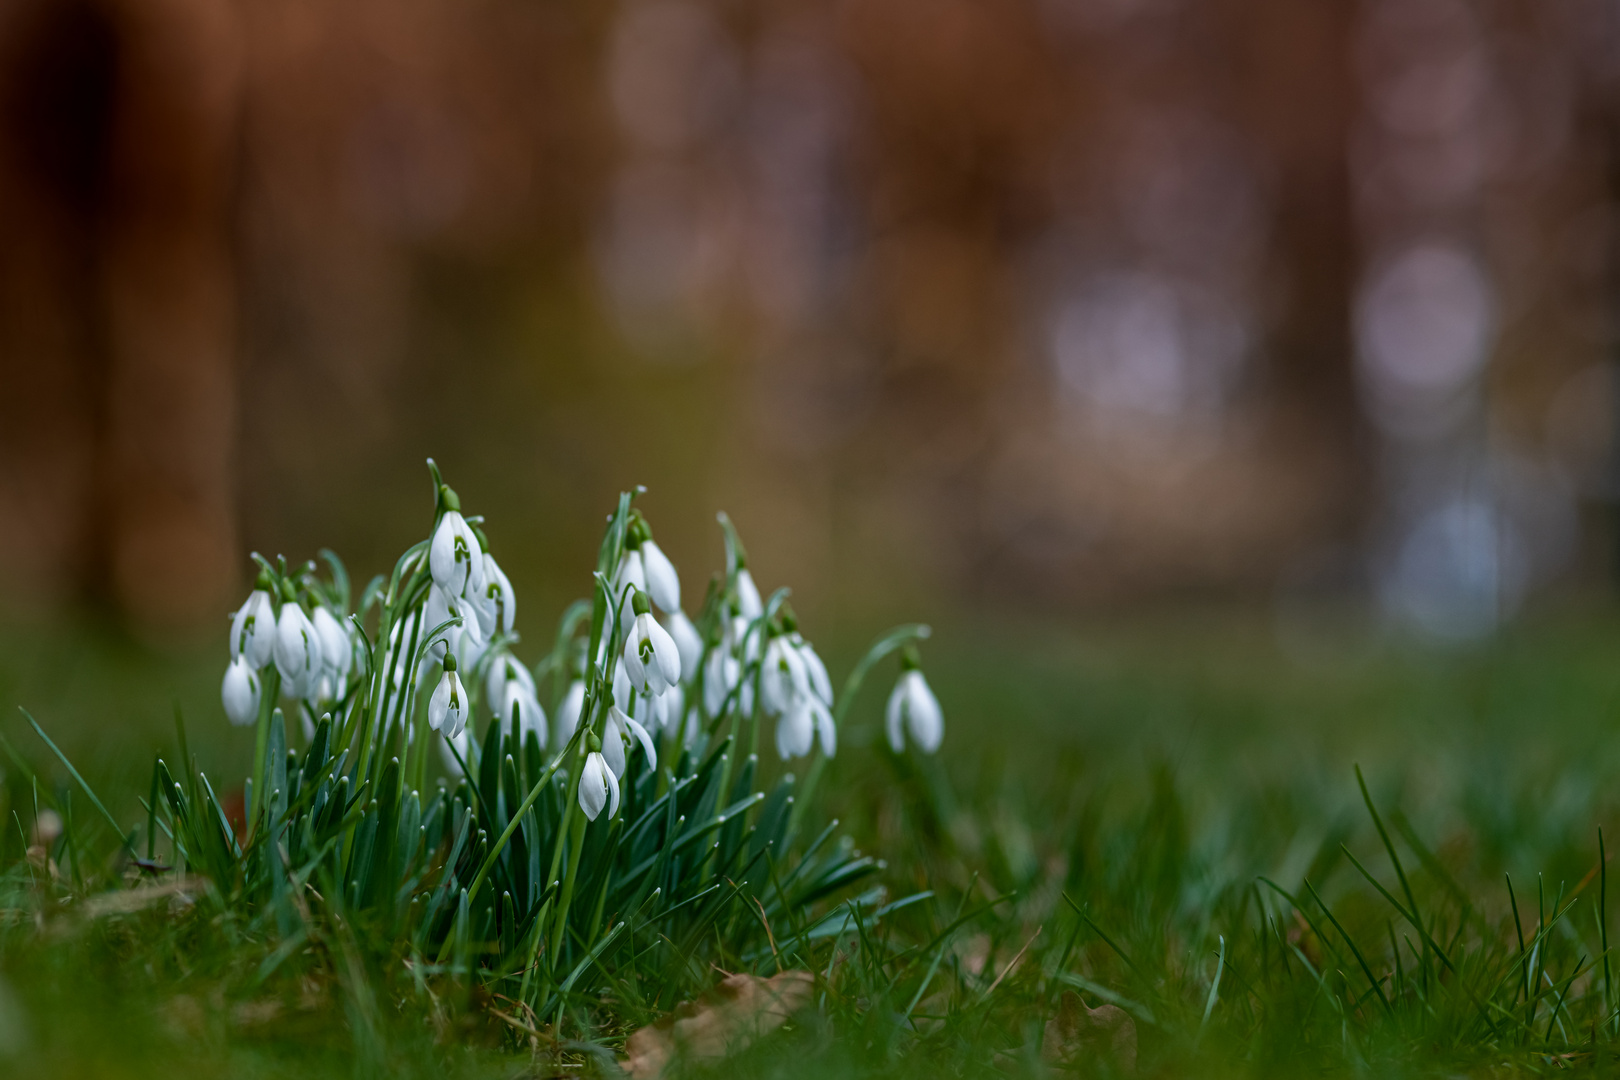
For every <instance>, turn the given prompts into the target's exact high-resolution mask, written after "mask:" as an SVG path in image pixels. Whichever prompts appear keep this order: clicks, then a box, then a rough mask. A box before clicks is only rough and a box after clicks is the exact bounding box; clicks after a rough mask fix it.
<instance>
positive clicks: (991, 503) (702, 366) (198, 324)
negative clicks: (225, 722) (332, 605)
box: [0, 0, 1620, 637]
mask: <svg viewBox="0 0 1620 1080" xmlns="http://www.w3.org/2000/svg"><path fill="white" fill-rule="evenodd" d="M1617 79H1620V5H1617V4H1615V3H1613V2H1610V0H1540V2H1531V0H1501V2H1490V3H1487V2H1472V3H1471V2H1464V0H1361V2H1358V3H1348V2H1327V3H1299V2H1297V0H1295V2H1290V0H1203V2H1199V3H1195V2H1193V0H994V2H992V0H928V2H926V3H923V2H920V0H861V2H858V3H836V2H825V3H813V2H794V0H782V2H769V0H766V2H759V3H753V4H742V3H728V2H704V0H624V2H620V3H616V4H605V3H582V2H575V0H471V2H468V0H350V2H347V3H342V4H329V3H322V2H318V0H8V2H7V3H5V4H4V5H0V372H3V383H0V507H3V509H0V605H3V608H4V610H7V611H9V612H11V613H12V614H14V615H18V616H21V617H23V618H33V617H35V616H36V615H38V614H39V613H41V612H51V611H60V610H74V609H78V608H79V607H81V606H82V605H84V604H86V603H88V604H91V605H99V606H103V607H106V608H109V609H112V610H116V611H118V612H121V613H122V614H123V615H125V616H127V617H129V619H130V620H131V622H132V624H133V625H135V626H136V627H139V628H141V629H142V630H143V631H144V632H146V633H149V634H157V635H159V636H161V635H165V634H173V633H177V632H180V633H183V632H185V631H187V630H189V629H193V628H199V627H200V628H203V629H204V630H206V631H207V632H210V633H211V632H213V630H214V629H215V628H216V627H217V625H218V620H219V617H220V615H221V613H222V612H224V611H225V610H226V609H227V608H228V607H229V606H231V605H233V604H234V603H235V602H237V601H238V600H239V593H240V591H241V589H242V588H243V585H244V582H245V580H246V577H247V571H248V563H247V561H246V559H245V557H244V556H245V552H246V551H247V550H248V549H250V548H256V549H258V550H262V551H264V552H266V553H267V554H268V553H274V552H285V553H286V554H287V555H288V556H289V557H294V558H304V557H307V556H309V555H311V554H312V553H313V552H314V550H315V549H316V548H317V547H319V546H321V545H331V546H332V547H334V548H337V549H338V550H339V551H340V552H342V553H344V554H345V555H347V556H348V557H349V558H350V562H351V565H352V567H353V569H354V570H355V572H356V574H357V575H359V574H369V573H372V572H376V571H379V570H383V569H385V568H386V565H387V564H388V563H389V562H390V561H391V559H392V558H393V556H394V555H395V554H397V553H398V551H399V550H401V549H403V547H404V546H406V545H407V544H408V543H410V542H412V541H413V540H414V539H416V538H418V537H419V536H420V535H421V534H422V533H423V532H424V531H425V529H426V526H427V515H428V513H429V512H430V509H431V507H430V503H429V501H428V487H427V481H426V477H425V472H424V470H423V469H422V466H421V459H422V458H423V457H424V456H426V455H428V454H433V455H434V456H436V457H437V458H438V459H439V461H440V462H441V464H443V465H444V467H445V468H446V471H447V474H448V476H449V479H450V480H451V482H452V483H454V484H455V485H456V486H457V487H458V489H460V490H461V492H462V495H463V499H464V501H465V502H466V504H467V505H468V507H469V508H470V509H472V510H474V511H477V512H483V513H486V514H488V515H489V516H490V518H491V526H492V534H493V539H494V542H495V545H496V550H497V553H498V554H499V555H500V556H501V557H502V561H503V563H504V564H505V565H507V566H508V567H509V568H510V570H511V573H512V577H513V578H514V580H515V582H516V583H517V586H518V588H519V591H520V592H523V593H524V594H525V596H526V598H528V597H532V598H533V601H532V603H533V605H534V606H529V607H527V608H526V610H527V611H528V612H530V615H529V616H526V618H542V617H544V618H549V614H550V613H549V610H548V606H547V605H549V604H551V603H554V602H556V601H559V600H560V599H561V598H563V597H565V596H568V595H573V594H575V593H578V592H581V591H583V587H584V577H583V575H584V571H585V568H586V567H587V566H588V564H589V560H590V558H591V553H592V551H593V547H594V544H595V541H596V537H597V532H598V530H599V528H600V523H601V520H602V519H601V515H602V513H604V512H605V510H606V508H607V507H608V506H609V503H610V499H611V497H612V494H613V492H614V491H616V490H618V489H619V488H620V487H622V486H625V485H627V484H630V483H636V482H641V483H646V484H648V485H649V486H650V487H651V489H652V490H651V494H650V496H649V499H648V504H647V505H648V508H649V512H650V514H651V517H652V520H653V522H654V524H655V525H656V527H657V528H658V530H659V539H660V540H661V541H662V542H663V543H664V546H665V547H666V549H668V550H670V551H671V553H672V554H673V555H674V556H675V557H676V559H677V561H678V562H681V563H683V565H686V566H689V567H692V568H693V569H692V570H689V571H688V572H689V573H690V574H692V575H693V576H694V577H697V576H699V574H700V573H701V572H702V571H706V570H707V569H708V568H710V567H712V566H714V565H716V564H717V563H718V540H717V534H716V532H715V530H714V525H713V519H712V512H713V510H714V509H716V508H718V507H725V508H726V509H728V510H729V511H730V512H731V513H732V515H733V517H734V518H735V519H736V520H737V521H738V523H739V525H740V527H741V528H742V530H743V534H744V537H745V538H746V539H747V540H748V541H749V542H750V548H751V551H752V553H753V555H754V563H755V566H756V568H757V569H758V570H759V571H760V574H761V577H762V579H763V582H764V584H766V585H768V586H771V585H776V584H781V583H788V582H790V583H792V584H793V585H794V586H795V587H796V590H797V594H798V596H799V597H801V598H802V600H801V607H811V608H815V607H817V606H819V607H820V608H821V609H822V610H827V609H828V608H830V607H832V606H839V605H842V606H843V607H844V608H845V609H846V610H847V609H850V608H855V609H863V610H864V609H869V608H879V609H887V608H888V607H890V606H895V607H905V608H908V609H912V610H915V609H916V608H917V607H918V605H919V604H922V605H923V607H924V609H925V612H926V610H927V609H928V608H929V607H937V606H938V605H939V604H941V603H945V602H951V601H954V602H958V603H966V604H986V603H988V604H996V605H1000V604H1008V605H1014V606H1027V605H1034V606H1037V607H1042V608H1047V609H1053V608H1056V609H1063V610H1067V609H1070V608H1073V607H1077V606H1085V605H1090V606H1096V605H1107V604H1117V603H1120V602H1122V601H1127V600H1132V601H1134V600H1137V599H1140V598H1155V599H1162V598H1188V597H1219V598H1231V597H1237V598H1264V599H1266V600H1267V601H1268V602H1269V601H1270V600H1271V599H1277V600H1278V601H1279V610H1282V611H1284V612H1285V613H1286V612H1289V611H1294V610H1296V609H1299V608H1301V606H1302V605H1303V606H1309V605H1311V604H1315V603H1317V602H1319V601H1320V602H1327V603H1334V602H1339V601H1343V602H1346V603H1350V604H1356V603H1362V602H1365V603H1366V605H1367V606H1368V608H1369V610H1376V611H1379V612H1381V613H1383V615H1385V616H1388V617H1390V618H1392V619H1394V620H1396V621H1399V622H1402V623H1405V624H1408V625H1412V626H1416V627H1418V628H1420V629H1422V630H1425V631H1427V632H1430V633H1433V634H1437V635H1440V636H1442V637H1463V636H1470V635H1474V634H1478V633H1481V632H1484V631H1487V630H1489V629H1490V628H1492V627H1493V626H1495V625H1497V624H1498V623H1499V622H1500V621H1501V620H1502V619H1503V618H1505V617H1507V616H1509V615H1511V614H1512V613H1513V612H1514V611H1516V610H1518V609H1519V608H1520V607H1521V606H1522V605H1523V604H1524V603H1525V602H1526V601H1527V600H1528V599H1530V598H1532V597H1534V596H1536V595H1539V594H1544V593H1546V592H1547V591H1549V590H1551V591H1555V592H1556V591H1558V590H1562V591H1563V592H1564V593H1566V594H1568V593H1577V594H1581V595H1597V594H1599V593H1602V592H1604V591H1606V590H1608V589H1609V588H1610V585H1609V582H1610V580H1611V578H1612V577H1613V573H1612V567H1613V565H1614V563H1615V558H1614V556H1613V550H1614V549H1615V546H1616V541H1615V539H1614V530H1613V528H1612V527H1611V523H1610V519H1611V513H1610V507H1611V502H1612V500H1613V498H1614V497H1615V495H1616V493H1617V490H1620V489H1617V487H1616V480H1617V475H1616V471H1615V461H1614V452H1613V450H1612V449H1611V447H1612V444H1613V439H1612V429H1613V418H1614V414H1615V412H1616V405H1617V402H1620V380H1617V378H1616V375H1615V370H1616V369H1615V367H1614V365H1613V357H1614V349H1615V342H1616V334H1617V332H1620V330H1617V326H1616V319H1615V316H1616V313H1617V312H1616V299H1617V293H1616V287H1617V284H1620V244H1617V237H1620V233H1617V231H1616V229H1617V218H1616V214H1617V211H1620V111H1617V110H1620V84H1617ZM694 591H695V590H694ZM930 597H940V598H941V599H937V600H936V599H929V598H930Z"/></svg>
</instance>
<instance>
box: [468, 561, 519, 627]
mask: <svg viewBox="0 0 1620 1080" xmlns="http://www.w3.org/2000/svg"><path fill="white" fill-rule="evenodd" d="M477 611H478V624H479V626H480V628H481V629H482V630H483V632H484V637H485V638H486V639H488V638H492V637H494V636H495V635H496V634H497V633H500V634H510V633H511V632H512V626H513V624H514V623H515V622H516V621H517V596H516V595H515V594H514V593H513V592H512V583H511V582H510V581H508V580H507V578H506V572H505V571H504V570H502V569H501V567H500V564H499V563H497V562H496V561H495V556H493V555H491V554H489V553H488V552H485V553H484V587H483V589H482V591H480V592H479V594H478V603H477Z"/></svg>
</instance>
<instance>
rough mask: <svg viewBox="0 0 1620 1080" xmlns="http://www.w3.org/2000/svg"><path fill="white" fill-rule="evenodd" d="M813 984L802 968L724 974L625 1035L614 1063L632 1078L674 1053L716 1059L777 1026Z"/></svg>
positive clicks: (658, 1072)
mask: <svg viewBox="0 0 1620 1080" xmlns="http://www.w3.org/2000/svg"><path fill="white" fill-rule="evenodd" d="M814 986H815V976H813V975H811V974H810V973H809V972H808V971H784V972H782V973H781V974H779V975H776V976H774V977H772V978H769V979H761V978H760V977H759V976H757V975H731V976H728V977H727V978H726V979H725V981H723V982H722V983H721V984H720V985H719V986H717V987H715V988H714V989H713V990H711V991H710V992H709V993H707V994H705V995H704V996H703V997H702V998H701V999H699V1000H698V1001H695V1002H691V1001H689V1002H686V1003H685V1004H683V1005H681V1006H680V1007H679V1008H677V1009H676V1010H675V1012H674V1013H673V1014H671V1015H670V1016H666V1017H664V1019H662V1020H660V1021H658V1023H656V1024H651V1025H648V1026H647V1027H644V1028H642V1029H641V1030H639V1031H637V1032H636V1033H635V1034H633V1035H631V1036H630V1040H629V1042H627V1043H625V1047H624V1049H625V1053H626V1054H627V1055H628V1056H627V1057H626V1058H625V1060H623V1061H621V1062H620V1063H619V1067H620V1068H621V1069H623V1070H624V1072H625V1075H627V1076H630V1077H633V1078H634V1080H654V1078H656V1077H660V1076H662V1075H663V1074H664V1070H665V1068H666V1067H668V1065H669V1063H670V1062H671V1061H674V1060H676V1059H680V1060H682V1061H686V1062H715V1061H719V1060H720V1059H721V1058H724V1057H725V1056H726V1055H728V1054H734V1053H738V1052H740V1051H742V1050H743V1049H745V1048H747V1047H748V1045H749V1044H751V1043H752V1042H753V1041H754V1040H755V1039H757V1038H759V1037H760V1036H762V1035H765V1034H767V1033H769V1032H772V1031H775V1030H776V1029H777V1028H779V1027H781V1026H782V1025H783V1023H785V1022H786V1021H787V1019H788V1017H790V1016H792V1015H793V1014H794V1013H795V1012H797V1011H799V1010H800V1009H802V1008H804V1007H805V1006H806V1005H808V1004H809V1003H810V992H811V990H812V988H813V987H814Z"/></svg>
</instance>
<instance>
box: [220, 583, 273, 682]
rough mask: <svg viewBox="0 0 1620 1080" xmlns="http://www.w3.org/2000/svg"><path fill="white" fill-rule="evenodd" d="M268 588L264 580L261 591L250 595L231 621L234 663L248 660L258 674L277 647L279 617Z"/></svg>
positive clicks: (232, 657)
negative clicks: (265, 586) (266, 588)
mask: <svg viewBox="0 0 1620 1080" xmlns="http://www.w3.org/2000/svg"><path fill="white" fill-rule="evenodd" d="M265 584H267V582H266V581H265V579H264V578H262V577H261V578H260V580H259V585H260V587H259V588H256V589H254V590H253V591H252V592H251V593H249V594H248V598H247V601H246V602H245V603H244V604H243V605H242V606H241V607H240V608H238V609H237V612H236V615H235V616H233V617H232V619H231V659H232V660H235V659H236V658H237V657H239V656H245V657H247V661H248V664H249V665H251V666H252V667H253V669H254V670H255V671H257V670H258V669H260V668H262V667H264V666H265V665H266V664H268V663H270V658H271V652H272V650H273V649H274V648H275V644H276V613H275V609H274V608H272V607H271V606H270V594H269V592H267V591H266V590H265V589H264V588H263V586H264V585H265Z"/></svg>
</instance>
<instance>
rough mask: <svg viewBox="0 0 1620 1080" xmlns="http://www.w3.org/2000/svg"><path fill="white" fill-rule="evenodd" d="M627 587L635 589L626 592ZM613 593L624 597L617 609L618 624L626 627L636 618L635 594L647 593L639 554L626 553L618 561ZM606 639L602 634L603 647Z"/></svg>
mask: <svg viewBox="0 0 1620 1080" xmlns="http://www.w3.org/2000/svg"><path fill="white" fill-rule="evenodd" d="M627 585H633V586H635V587H634V588H632V589H630V590H629V591H628V592H626V591H625V586H627ZM613 591H614V592H615V593H616V594H622V595H623V596H624V602H623V603H622V604H621V605H620V607H619V623H620V624H621V625H622V626H625V627H628V626H629V625H630V624H631V622H633V621H634V620H635V617H636V612H635V608H634V605H633V604H632V601H633V600H634V599H635V596H636V593H638V592H646V591H647V572H646V570H645V569H644V567H643V566H642V562H641V552H639V551H626V552H625V553H624V558H622V559H620V560H619V572H618V573H617V574H616V575H614V578H613ZM607 638H608V635H607V634H606V633H603V635H602V641H603V644H604V645H605V644H606V643H607ZM597 662H598V663H601V657H597Z"/></svg>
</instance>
